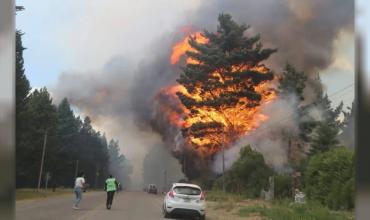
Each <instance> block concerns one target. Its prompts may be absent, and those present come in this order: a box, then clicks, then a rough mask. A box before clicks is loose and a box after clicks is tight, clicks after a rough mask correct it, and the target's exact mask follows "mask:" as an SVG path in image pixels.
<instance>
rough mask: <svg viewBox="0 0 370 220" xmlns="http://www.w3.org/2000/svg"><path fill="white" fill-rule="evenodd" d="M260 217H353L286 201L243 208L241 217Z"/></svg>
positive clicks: (337, 219)
mask: <svg viewBox="0 0 370 220" xmlns="http://www.w3.org/2000/svg"><path fill="white" fill-rule="evenodd" d="M256 214H258V215H260V216H262V217H264V218H266V219H271V220H296V219H300V220H322V219H325V220H349V219H353V217H352V216H351V215H350V214H349V213H344V212H333V211H331V210H329V209H328V208H325V207H323V206H322V205H320V204H316V203H307V204H291V203H288V202H286V201H282V202H277V203H274V204H272V205H271V206H266V205H254V206H247V207H243V208H241V209H240V210H239V215H240V216H242V217H248V216H252V215H256Z"/></svg>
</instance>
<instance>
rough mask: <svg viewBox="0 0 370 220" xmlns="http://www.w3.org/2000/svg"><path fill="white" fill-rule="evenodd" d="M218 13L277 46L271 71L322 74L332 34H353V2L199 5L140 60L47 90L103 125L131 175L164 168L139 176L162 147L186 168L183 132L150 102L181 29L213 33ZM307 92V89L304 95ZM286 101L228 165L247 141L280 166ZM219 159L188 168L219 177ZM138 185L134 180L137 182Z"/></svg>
mask: <svg viewBox="0 0 370 220" xmlns="http://www.w3.org/2000/svg"><path fill="white" fill-rule="evenodd" d="M222 12H223V13H229V14H231V15H232V16H233V18H234V19H235V20H236V21H237V22H238V23H246V24H248V25H251V30H250V32H253V34H254V33H260V34H261V39H262V43H264V46H266V47H272V48H278V52H277V54H275V55H274V56H272V57H271V59H270V60H269V61H268V63H267V65H268V66H270V67H271V68H272V69H273V70H275V72H276V73H277V74H278V73H279V72H281V70H282V68H283V66H285V64H286V62H290V63H291V64H293V65H294V66H296V67H297V69H300V70H304V71H306V72H307V74H309V75H310V74H311V73H317V71H320V70H324V69H325V68H327V67H328V66H329V65H330V64H331V62H332V61H333V56H334V48H333V42H334V40H335V39H336V38H337V37H338V34H339V33H340V32H341V31H349V32H353V22H354V2H353V1H350V0H326V1H320V0H310V1H308V0H307V1H296V0H280V1H276V0H261V1H222V0H216V1H203V2H202V3H201V4H200V6H199V8H198V9H197V10H196V11H193V12H191V13H189V15H191V16H189V18H188V19H187V20H185V21H183V22H182V25H181V26H179V27H178V28H177V29H175V30H173V32H172V33H166V34H164V35H163V37H162V38H161V39H156V40H154V42H153V46H152V47H151V48H149V49H148V50H147V51H145V54H147V55H146V56H145V58H144V59H143V60H140V61H137V60H134V61H133V60H128V59H127V58H126V57H122V56H116V58H114V59H112V60H111V61H110V62H109V63H108V64H107V65H106V66H105V67H104V68H102V69H101V70H99V71H96V72H92V73H89V74H79V73H65V74H63V75H62V76H61V78H60V80H59V84H58V85H57V86H56V89H55V91H53V93H54V95H56V96H57V97H59V98H62V97H64V96H66V97H68V98H69V99H70V101H71V103H72V104H73V105H74V106H76V107H77V108H78V109H79V110H80V111H81V113H84V114H88V115H90V116H92V118H93V121H96V124H97V125H98V126H102V127H104V130H107V131H108V132H109V135H112V136H114V137H117V136H118V137H119V140H120V144H121V145H122V146H121V147H122V151H123V153H124V154H125V155H127V156H128V158H130V159H131V160H132V161H133V164H134V173H135V170H136V174H138V173H141V172H142V173H144V178H143V179H148V178H149V176H150V175H149V176H145V175H146V174H147V173H151V172H163V171H161V170H164V169H166V168H163V167H162V166H160V167H159V166H158V168H156V167H155V166H153V167H152V168H153V170H152V171H148V170H144V171H143V169H144V168H145V167H143V160H144V156H145V155H146V154H153V152H156V151H155V150H154V149H156V148H158V152H161V150H162V149H163V147H164V149H167V150H168V151H169V152H171V153H172V154H173V155H175V156H176V157H177V158H178V159H179V161H180V162H181V163H182V164H183V165H184V161H186V158H191V157H192V155H191V152H190V153H189V152H188V153H184V152H185V151H183V149H182V148H183V146H184V144H183V138H182V136H181V133H180V132H179V131H178V130H174V129H173V128H172V127H170V126H169V124H168V122H166V120H165V119H164V118H163V117H164V116H163V115H162V114H161V112H160V111H159V110H158V101H157V100H156V98H155V97H156V96H157V95H158V93H159V91H160V90H161V89H162V88H163V87H166V86H169V85H173V84H174V83H175V80H176V78H177V77H178V76H179V71H180V68H179V67H178V66H176V67H174V66H172V65H171V64H170V62H169V58H170V53H171V48H172V46H173V45H174V44H175V43H176V42H178V41H179V40H180V39H182V38H183V37H184V36H185V35H186V34H189V33H188V32H187V31H188V30H183V31H180V30H182V28H183V27H185V26H187V27H189V28H188V29H190V30H191V31H199V30H203V29H207V30H210V31H214V30H215V29H216V26H217V16H218V14H219V13H222ZM180 23H181V22H180ZM143 34H145V33H143ZM249 34H252V33H249ZM315 76H316V75H315ZM312 91H313V89H312V88H308V89H307V91H306V93H312ZM292 100H293V101H292ZM292 100H288V101H287V100H278V101H276V102H275V103H273V104H271V105H270V106H266V107H265V110H264V111H265V113H266V114H267V115H268V116H269V117H270V118H271V120H269V122H268V123H266V125H263V126H262V127H261V128H259V129H257V130H256V131H255V132H254V133H251V134H250V135H248V136H246V137H244V138H242V139H241V140H240V141H239V142H238V143H237V144H236V146H234V147H232V148H231V149H230V150H229V151H227V152H226V159H227V164H226V165H227V167H230V166H231V164H232V163H233V162H234V161H235V160H236V159H237V157H238V153H239V149H240V147H241V146H245V144H251V145H252V147H253V148H255V149H256V150H258V151H260V152H261V153H263V155H264V156H265V158H266V161H267V162H268V163H269V164H271V165H273V166H274V167H275V168H276V169H278V170H279V169H285V168H286V162H287V154H288V153H289V147H288V145H287V140H286V138H285V137H284V138H282V137H281V136H279V135H277V134H275V131H276V130H279V129H281V128H284V129H285V130H287V131H289V132H293V133H294V132H296V130H297V123H298V119H297V117H296V113H295V109H294V107H293V106H294V104H293V103H294V98H292ZM167 104H168V105H170V104H173V102H170V103H167ZM279 114H282V115H288V118H287V119H286V120H285V121H283V122H282V121H279V122H278V123H277V122H276V123H274V119H275V118H281V117H280V116H279ZM107 128H108V129H107ZM159 149H161V150H159ZM146 157H147V158H151V157H152V158H157V157H156V156H146ZM165 157H166V158H161V160H168V161H171V160H172V162H169V163H168V164H176V163H177V162H176V163H175V162H174V161H173V160H174V158H173V157H172V156H170V154H166V155H165ZM219 158H220V156H219V155H217V156H216V157H215V158H214V161H213V162H211V163H212V164H207V163H206V164H203V163H201V162H199V163H198V164H197V163H195V162H197V161H192V163H191V164H192V165H191V166H208V168H209V167H211V168H212V169H213V170H214V171H215V172H216V173H217V172H220V163H219ZM153 164H157V163H153ZM186 164H190V163H189V162H188V163H186ZM171 167H172V169H174V170H173V171H171V172H172V173H176V175H175V174H174V176H176V177H177V175H178V173H179V172H181V171H180V168H179V167H178V166H172V165H171V166H169V167H168V169H171ZM187 167H188V165H187ZM190 168H191V167H190ZM183 169H184V168H183ZM188 169H189V168H188ZM158 170H160V171H158ZM171 172H169V171H168V173H171ZM142 181H143V180H142V179H140V178H137V179H136V183H139V182H140V183H141V182H142ZM157 181H160V180H157ZM133 182H134V183H135V180H133Z"/></svg>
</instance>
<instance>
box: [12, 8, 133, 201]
mask: <svg viewBox="0 0 370 220" xmlns="http://www.w3.org/2000/svg"><path fill="white" fill-rule="evenodd" d="M23 9H24V8H23V7H21V6H19V7H17V11H21V10H23ZM23 34H24V33H23V32H22V31H21V30H17V31H16V61H15V65H16V92H15V95H16V187H17V189H19V188H36V187H37V186H38V178H39V171H40V165H41V155H43V148H44V146H45V157H44V166H43V174H42V177H41V178H42V179H41V187H44V186H45V185H46V184H47V183H46V182H48V185H49V187H73V184H74V178H75V176H76V175H77V173H78V171H84V173H85V178H86V181H87V183H89V184H90V186H92V187H96V188H99V187H100V188H102V187H103V185H104V180H105V178H106V177H107V176H108V174H109V173H111V174H113V175H115V176H116V177H117V180H118V181H121V180H123V179H124V180H125V181H124V182H123V185H124V187H127V186H128V185H129V184H130V181H129V175H130V174H131V173H132V166H131V164H130V161H129V160H127V158H126V157H125V156H124V155H123V154H121V152H120V150H119V143H118V141H117V140H114V139H111V140H107V138H106V136H105V134H104V133H102V132H100V131H97V130H95V129H94V128H93V121H92V120H91V118H90V117H89V116H85V117H84V118H80V116H78V115H77V114H76V112H75V111H74V110H73V106H71V104H70V101H69V100H68V99H67V98H64V99H61V100H60V101H59V103H56V102H55V100H53V99H52V96H51V94H50V92H49V91H48V89H47V88H46V87H43V88H31V85H30V83H29V81H28V79H27V76H26V69H25V65H24V62H25V61H24V59H23V52H24V50H25V49H26V48H25V47H24V46H23V43H22V35H23ZM30 49H32V48H30ZM75 101H76V100H75ZM25 192H27V190H25ZM30 194H32V193H30Z"/></svg>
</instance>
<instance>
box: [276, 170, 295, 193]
mask: <svg viewBox="0 0 370 220" xmlns="http://www.w3.org/2000/svg"><path fill="white" fill-rule="evenodd" d="M274 182H275V189H274V190H275V197H276V198H277V199H283V198H292V197H293V191H292V189H293V179H292V177H291V176H290V175H285V174H282V175H276V176H275V177H274Z"/></svg>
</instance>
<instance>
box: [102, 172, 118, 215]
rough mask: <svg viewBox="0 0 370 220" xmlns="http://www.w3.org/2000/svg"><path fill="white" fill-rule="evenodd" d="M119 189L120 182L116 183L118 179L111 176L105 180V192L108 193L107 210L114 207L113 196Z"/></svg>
mask: <svg viewBox="0 0 370 220" xmlns="http://www.w3.org/2000/svg"><path fill="white" fill-rule="evenodd" d="M117 189H118V182H117V181H116V178H114V177H113V176H112V175H109V177H108V178H107V180H105V187H104V190H105V191H107V204H106V205H107V209H110V208H111V207H112V202H113V196H114V193H115V192H116V191H117Z"/></svg>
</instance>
